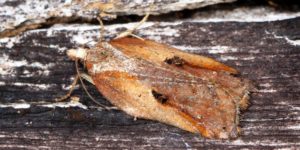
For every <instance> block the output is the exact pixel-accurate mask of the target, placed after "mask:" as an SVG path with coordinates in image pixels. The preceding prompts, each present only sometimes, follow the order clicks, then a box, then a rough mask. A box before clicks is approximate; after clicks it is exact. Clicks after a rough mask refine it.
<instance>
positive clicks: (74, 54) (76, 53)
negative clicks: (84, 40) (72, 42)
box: [67, 48, 87, 60]
mask: <svg viewBox="0 0 300 150" xmlns="http://www.w3.org/2000/svg"><path fill="white" fill-rule="evenodd" d="M67 55H68V57H69V58H71V59H72V60H77V59H79V60H85V58H86V55H87V49H84V48H78V49H70V50H68V51H67Z"/></svg>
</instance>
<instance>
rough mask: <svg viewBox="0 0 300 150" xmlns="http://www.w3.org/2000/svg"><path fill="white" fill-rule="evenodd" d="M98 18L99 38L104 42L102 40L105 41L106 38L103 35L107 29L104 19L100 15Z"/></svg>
mask: <svg viewBox="0 0 300 150" xmlns="http://www.w3.org/2000/svg"><path fill="white" fill-rule="evenodd" d="M97 20H98V21H99V23H100V38H99V40H100V42H102V41H104V39H103V35H104V31H105V29H104V24H103V21H102V19H101V17H100V16H99V17H97Z"/></svg>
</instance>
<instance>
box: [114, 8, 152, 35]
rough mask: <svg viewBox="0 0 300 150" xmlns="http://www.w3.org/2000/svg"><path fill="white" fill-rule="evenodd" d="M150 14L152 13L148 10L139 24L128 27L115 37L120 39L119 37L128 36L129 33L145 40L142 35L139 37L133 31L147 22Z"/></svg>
mask: <svg viewBox="0 0 300 150" xmlns="http://www.w3.org/2000/svg"><path fill="white" fill-rule="evenodd" d="M149 16H150V13H149V12H148V13H147V14H146V15H145V17H144V18H143V19H142V20H141V21H140V22H139V23H138V24H136V25H135V26H134V27H133V28H132V29H128V30H126V31H124V32H122V33H120V34H119V35H118V36H117V37H115V39H119V38H123V37H126V36H128V35H131V36H134V37H137V38H138V39H141V40H144V39H143V38H141V37H139V36H137V35H135V34H133V33H132V32H133V31H134V30H136V29H137V28H139V27H140V26H141V25H142V24H143V23H145V22H146V21H147V20H148V18H149Z"/></svg>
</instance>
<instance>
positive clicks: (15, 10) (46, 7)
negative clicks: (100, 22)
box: [0, 0, 235, 38]
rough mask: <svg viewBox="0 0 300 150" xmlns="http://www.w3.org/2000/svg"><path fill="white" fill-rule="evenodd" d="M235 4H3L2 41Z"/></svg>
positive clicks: (179, 0) (98, 0)
mask: <svg viewBox="0 0 300 150" xmlns="http://www.w3.org/2000/svg"><path fill="white" fill-rule="evenodd" d="M233 1H235V0H193V1H187V0H171V1H170V0H164V1H161V0H143V1H141V0H130V1H124V0H84V1H81V0H65V1H36V0H26V1H24V0H1V1H0V16H1V17H0V22H1V24H0V38H1V37H6V36H14V35H17V34H19V33H20V32H24V31H26V30H29V29H36V28H40V27H43V26H49V25H53V24H55V23H58V22H61V23H67V22H74V21H79V20H82V21H85V22H91V21H92V20H96V18H97V17H98V16H101V17H102V19H104V20H111V19H115V18H116V17H117V16H122V15H139V16H144V15H145V14H147V13H150V14H152V15H159V14H165V13H169V12H174V11H179V10H184V9H195V8H201V7H205V6H209V5H213V4H218V3H229V2H233Z"/></svg>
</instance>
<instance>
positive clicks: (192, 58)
mask: <svg viewBox="0 0 300 150" xmlns="http://www.w3.org/2000/svg"><path fill="white" fill-rule="evenodd" d="M67 54H68V56H69V57H70V58H72V59H80V60H81V61H82V62H83V63H84V64H85V65H86V67H87V70H88V74H89V75H90V76H91V78H92V81H93V83H94V84H95V86H96V87H97V88H98V90H99V91H100V92H101V93H102V94H103V95H104V96H105V97H106V98H107V99H108V100H109V101H110V102H111V103H112V104H113V105H115V106H117V107H118V108H119V109H121V110H123V111H124V112H126V113H127V114H129V115H131V116H134V117H137V118H144V119H150V120H156V121H160V122H163V123H166V124H169V125H173V126H176V127H179V128H181V129H183V130H186V131H190V132H193V133H200V134H201V135H202V136H204V137H207V138H217V139H218V138H221V139H231V138H236V137H237V136H238V134H239V132H240V129H239V127H238V125H239V113H240V109H246V108H247V105H248V98H249V97H248V94H249V91H250V90H251V87H252V86H251V84H250V82H249V81H248V80H244V79H241V78H238V77H234V76H233V75H232V74H236V73H237V71H236V70H235V69H233V68H231V67H228V66H226V65H224V64H222V63H220V62H217V61H215V60H213V59H211V58H208V57H204V56H200V55H194V54H189V53H186V52H183V51H180V50H178V49H175V48H172V47H170V46H167V45H165V44H160V43H157V42H154V41H151V40H141V39H138V38H129V37H124V38H120V39H115V40H112V41H110V42H99V43H98V44H97V46H96V47H94V48H92V49H78V50H69V51H68V52H67Z"/></svg>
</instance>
